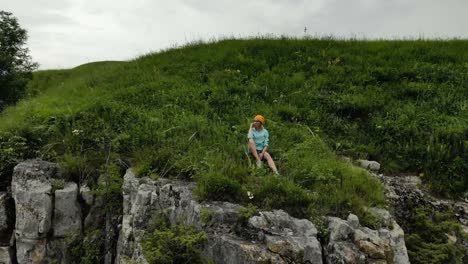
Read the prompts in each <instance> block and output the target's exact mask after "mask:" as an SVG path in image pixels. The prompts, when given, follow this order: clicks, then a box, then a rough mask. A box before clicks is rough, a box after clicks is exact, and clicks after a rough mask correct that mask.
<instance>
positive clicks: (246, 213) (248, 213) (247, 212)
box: [238, 203, 258, 224]
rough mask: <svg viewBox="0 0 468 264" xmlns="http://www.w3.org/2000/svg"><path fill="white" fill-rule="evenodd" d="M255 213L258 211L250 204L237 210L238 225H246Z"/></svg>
mask: <svg viewBox="0 0 468 264" xmlns="http://www.w3.org/2000/svg"><path fill="white" fill-rule="evenodd" d="M257 211H258V208H257V207H256V206H255V205H253V204H252V203H249V204H248V205H247V206H245V207H241V208H239V211H238V215H239V223H240V224H246V223H247V221H249V219H250V218H251V217H252V216H254V215H255V214H256V213H257Z"/></svg>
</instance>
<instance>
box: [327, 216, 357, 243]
mask: <svg viewBox="0 0 468 264" xmlns="http://www.w3.org/2000/svg"><path fill="white" fill-rule="evenodd" d="M327 221H328V229H329V230H330V241H345V240H349V239H350V238H351V236H352V234H353V233H354V230H353V228H352V227H351V226H350V225H349V224H348V223H347V222H346V221H344V220H342V219H340V218H338V217H328V218H327Z"/></svg>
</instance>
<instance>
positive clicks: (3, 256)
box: [0, 247, 14, 264]
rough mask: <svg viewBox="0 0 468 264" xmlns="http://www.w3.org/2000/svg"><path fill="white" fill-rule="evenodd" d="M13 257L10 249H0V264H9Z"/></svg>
mask: <svg viewBox="0 0 468 264" xmlns="http://www.w3.org/2000/svg"><path fill="white" fill-rule="evenodd" d="M13 256H14V252H13V249H12V248H11V247H0V264H11V263H13V261H12V259H13Z"/></svg>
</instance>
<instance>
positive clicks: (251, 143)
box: [249, 138, 260, 161]
mask: <svg viewBox="0 0 468 264" xmlns="http://www.w3.org/2000/svg"><path fill="white" fill-rule="evenodd" d="M249 149H250V152H251V153H252V155H253V156H254V157H255V159H256V160H257V161H259V160H260V157H259V156H258V153H257V149H256V148H255V142H254V140H253V139H251V138H250V139H249Z"/></svg>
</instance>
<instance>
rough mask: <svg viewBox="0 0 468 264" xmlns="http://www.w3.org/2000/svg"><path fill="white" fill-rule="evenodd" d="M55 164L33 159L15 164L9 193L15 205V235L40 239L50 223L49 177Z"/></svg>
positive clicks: (54, 169) (52, 175) (54, 170)
mask: <svg viewBox="0 0 468 264" xmlns="http://www.w3.org/2000/svg"><path fill="white" fill-rule="evenodd" d="M56 172H57V166H56V164H54V163H50V162H45V161H38V160H34V161H31V162H22V163H20V164H18V165H17V166H16V167H15V169H14V172H13V180H12V184H11V185H12V193H13V198H14V200H15V207H16V238H17V239H19V238H26V239H39V238H43V237H45V236H46V234H47V232H49V230H50V227H51V223H52V185H51V179H52V177H54V176H55V173H56Z"/></svg>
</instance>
